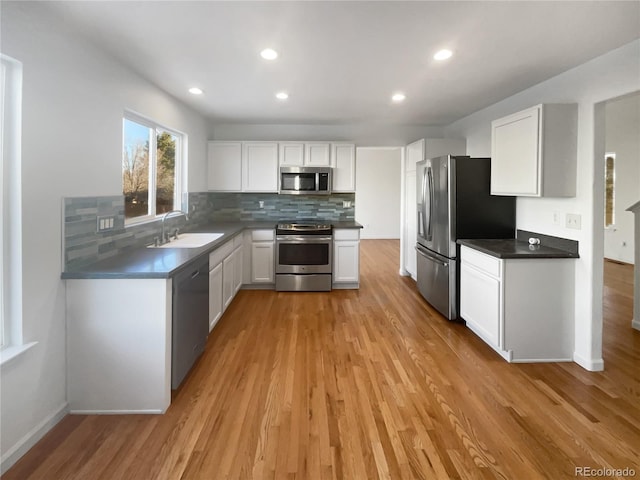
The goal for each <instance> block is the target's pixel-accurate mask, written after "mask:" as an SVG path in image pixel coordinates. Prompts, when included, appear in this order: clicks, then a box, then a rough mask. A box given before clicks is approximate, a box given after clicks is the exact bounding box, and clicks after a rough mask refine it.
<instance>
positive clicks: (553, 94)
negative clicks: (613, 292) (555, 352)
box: [445, 40, 640, 370]
mask: <svg viewBox="0 0 640 480" xmlns="http://www.w3.org/2000/svg"><path fill="white" fill-rule="evenodd" d="M639 71H640V40H636V41H634V42H632V43H630V44H627V45H625V46H623V47H621V48H618V49H616V50H613V51H611V52H609V53H607V54H605V55H603V56H601V57H598V58H596V59H594V60H591V61H589V62H587V63H585V64H583V65H581V66H578V67H576V68H574V69H572V70H569V71H567V72H565V73H563V74H561V75H558V76H557V77H554V78H552V79H549V80H547V81H545V82H542V83H540V84H538V85H536V86H534V87H532V88H529V89H527V90H525V91H523V92H521V93H518V94H516V95H514V96H512V97H509V98H507V99H505V100H503V101H501V102H498V103H496V104H494V105H492V106H490V107H488V108H485V109H483V110H480V111H478V112H476V113H474V114H472V115H470V116H468V117H465V118H463V119H461V120H459V121H457V122H455V123H453V124H452V125H450V126H448V127H447V128H445V134H446V136H464V137H466V138H467V153H468V154H469V155H471V156H484V155H490V154H491V121H492V120H494V119H496V118H500V117H502V116H505V115H507V114H510V113H513V112H517V111H519V110H521V109H524V108H527V107H530V106H532V105H536V104H538V103H577V104H578V165H577V195H576V197H575V198H567V199H559V198H542V199H541V198H518V200H517V228H519V229H523V230H530V231H535V232H540V233H545V234H548V235H554V236H560V237H565V238H570V239H573V240H578V241H579V242H580V259H578V260H577V261H576V267H575V280H576V285H575V292H576V296H575V351H574V360H575V361H576V362H578V363H579V364H580V365H582V366H583V367H585V368H587V369H589V370H598V369H602V368H603V365H604V364H603V360H602V291H603V288H602V258H603V252H604V247H603V243H604V241H603V192H604V182H603V178H602V171H603V170H602V169H603V168H604V167H603V158H602V157H603V155H604V135H605V133H604V130H602V129H603V128H604V121H603V118H602V113H601V108H600V106H599V105H598V104H599V103H600V102H603V101H605V100H607V99H610V98H614V97H618V96H620V95H624V94H627V93H631V92H633V91H636V90H638V87H639V77H638V72H639ZM602 112H603V110H602ZM596 127H597V128H596ZM554 212H559V213H561V215H562V218H564V214H566V213H577V214H580V215H582V229H581V230H570V229H567V228H565V227H564V226H563V225H562V224H561V225H554V224H553V213H554Z"/></svg>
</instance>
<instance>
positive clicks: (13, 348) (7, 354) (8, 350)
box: [0, 342, 38, 367]
mask: <svg viewBox="0 0 640 480" xmlns="http://www.w3.org/2000/svg"><path fill="white" fill-rule="evenodd" d="M37 344H38V342H31V343H25V344H24V345H9V346H7V347H5V348H3V349H2V350H0V365H1V366H3V367H4V366H5V365H6V364H8V363H9V362H11V361H12V360H14V359H15V358H17V357H19V356H20V355H22V354H23V353H24V352H26V351H27V350H30V349H31V347H34V346H36V345H37Z"/></svg>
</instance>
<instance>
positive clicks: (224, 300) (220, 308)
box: [209, 234, 242, 331]
mask: <svg viewBox="0 0 640 480" xmlns="http://www.w3.org/2000/svg"><path fill="white" fill-rule="evenodd" d="M241 286H242V234H240V235H236V236H235V237H234V238H233V239H231V240H229V241H228V242H226V243H225V244H223V245H221V246H220V247H218V248H216V249H215V250H214V251H213V252H211V253H210V254H209V331H211V330H213V327H214V326H215V325H216V323H217V322H218V320H220V317H221V316H222V314H223V313H224V311H225V310H226V309H227V307H228V306H229V305H230V304H231V301H232V300H233V299H234V297H235V295H236V293H237V292H238V290H239V289H240V287H241Z"/></svg>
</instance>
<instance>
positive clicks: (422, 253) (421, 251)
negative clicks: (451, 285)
mask: <svg viewBox="0 0 640 480" xmlns="http://www.w3.org/2000/svg"><path fill="white" fill-rule="evenodd" d="M415 249H416V252H418V254H419V255H420V256H422V257H424V258H426V259H427V260H429V261H431V262H433V263H437V264H439V265H441V266H443V267H444V268H447V267H449V264H448V263H447V262H443V261H442V260H440V259H439V258H436V257H434V256H433V255H429V254H428V253H427V252H426V251H425V250H424V249H423V248H422V247H420V246H418V245H416V246H415Z"/></svg>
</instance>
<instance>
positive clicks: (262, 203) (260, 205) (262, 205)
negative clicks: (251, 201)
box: [258, 200, 264, 208]
mask: <svg viewBox="0 0 640 480" xmlns="http://www.w3.org/2000/svg"><path fill="white" fill-rule="evenodd" d="M258 206H259V207H260V208H264V200H259V201H258Z"/></svg>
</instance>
